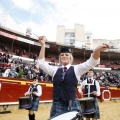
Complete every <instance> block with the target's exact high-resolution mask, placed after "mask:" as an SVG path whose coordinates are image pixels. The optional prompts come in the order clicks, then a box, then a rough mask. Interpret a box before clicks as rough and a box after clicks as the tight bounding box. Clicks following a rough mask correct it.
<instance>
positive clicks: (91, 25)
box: [0, 0, 120, 41]
mask: <svg viewBox="0 0 120 120" xmlns="http://www.w3.org/2000/svg"><path fill="white" fill-rule="evenodd" d="M1 13H7V14H9V15H10V16H11V17H12V18H13V19H14V20H15V22H16V23H17V24H19V25H20V26H21V27H23V28H24V29H26V28H28V27H29V28H31V29H32V32H34V33H35V34H37V35H45V36H46V37H47V39H48V40H50V41H55V40H56V30H57V26H58V25H64V26H65V28H66V29H74V25H75V23H78V24H82V25H84V28H85V31H90V32H92V38H93V39H108V40H114V39H120V0H0V14H1Z"/></svg>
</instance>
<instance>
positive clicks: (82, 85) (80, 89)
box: [78, 78, 100, 97]
mask: <svg viewBox="0 0 120 120" xmlns="http://www.w3.org/2000/svg"><path fill="white" fill-rule="evenodd" d="M91 80H92V83H87V79H86V80H84V81H83V82H82V83H81V85H80V88H79V89H78V91H79V93H82V89H83V88H85V85H88V97H89V96H90V94H89V93H90V87H91V85H94V81H95V79H93V78H91ZM95 85H96V89H97V91H96V92H97V96H100V85H99V82H98V81H95Z"/></svg>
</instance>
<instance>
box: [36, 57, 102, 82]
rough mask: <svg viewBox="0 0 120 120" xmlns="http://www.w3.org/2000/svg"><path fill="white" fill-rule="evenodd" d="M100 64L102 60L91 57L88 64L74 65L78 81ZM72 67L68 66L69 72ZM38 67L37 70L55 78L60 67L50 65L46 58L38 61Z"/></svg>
mask: <svg viewBox="0 0 120 120" xmlns="http://www.w3.org/2000/svg"><path fill="white" fill-rule="evenodd" d="M99 63H100V59H98V60H96V59H94V58H93V57H92V55H91V57H90V59H88V60H87V61H86V62H84V63H81V64H77V65H74V72H75V75H76V78H77V80H80V76H81V75H83V74H84V73H86V72H88V71H89V70H90V69H92V68H93V67H95V66H96V65H97V64H99ZM70 66H71V65H70V64H68V65H67V66H66V67H67V70H68V69H69V67H70ZM36 67H37V68H41V69H42V70H44V71H45V72H46V73H47V74H49V75H50V76H52V77H54V75H55V73H56V71H57V69H58V67H59V66H52V65H49V64H48V63H47V62H46V61H45V58H43V59H38V61H37V65H36ZM61 67H62V66H61Z"/></svg>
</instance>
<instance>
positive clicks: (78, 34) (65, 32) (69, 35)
mask: <svg viewBox="0 0 120 120" xmlns="http://www.w3.org/2000/svg"><path fill="white" fill-rule="evenodd" d="M56 42H57V43H59V44H63V45H64V44H66V45H74V46H75V47H78V48H81V47H85V46H87V47H88V48H91V47H92V46H93V45H92V43H93V42H92V33H91V32H85V30H84V26H83V25H80V24H75V25H74V28H73V29H66V28H65V26H64V25H58V27H57V35H56Z"/></svg>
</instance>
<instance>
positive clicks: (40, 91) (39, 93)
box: [25, 84, 42, 96]
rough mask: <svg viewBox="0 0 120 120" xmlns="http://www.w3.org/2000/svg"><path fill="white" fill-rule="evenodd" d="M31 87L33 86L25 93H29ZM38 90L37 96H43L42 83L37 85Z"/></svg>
mask: <svg viewBox="0 0 120 120" xmlns="http://www.w3.org/2000/svg"><path fill="white" fill-rule="evenodd" d="M33 85H36V84H33ZM30 88H31V87H29V89H28V91H27V92H26V93H25V94H27V93H28V94H29V93H30ZM37 90H38V91H37V94H36V95H37V96H41V95H42V87H41V86H40V85H38V86H37Z"/></svg>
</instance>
